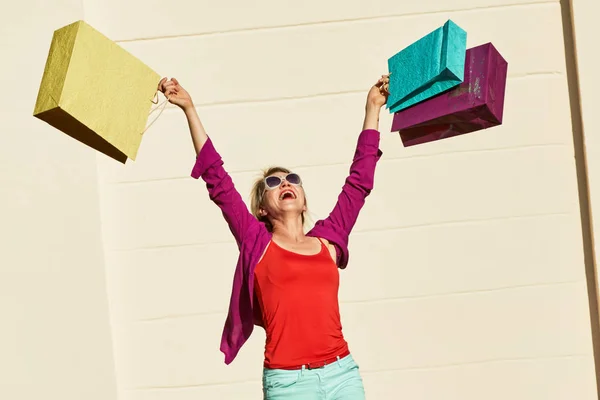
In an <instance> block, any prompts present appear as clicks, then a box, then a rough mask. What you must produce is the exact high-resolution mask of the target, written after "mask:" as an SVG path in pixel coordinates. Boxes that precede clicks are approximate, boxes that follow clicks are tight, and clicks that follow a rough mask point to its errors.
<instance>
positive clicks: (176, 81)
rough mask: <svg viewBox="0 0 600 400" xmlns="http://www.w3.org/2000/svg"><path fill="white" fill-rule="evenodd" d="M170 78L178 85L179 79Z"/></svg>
mask: <svg viewBox="0 0 600 400" xmlns="http://www.w3.org/2000/svg"><path fill="white" fill-rule="evenodd" d="M171 80H172V81H173V83H174V84H176V85H177V86H179V81H178V80H177V79H175V78H171Z"/></svg>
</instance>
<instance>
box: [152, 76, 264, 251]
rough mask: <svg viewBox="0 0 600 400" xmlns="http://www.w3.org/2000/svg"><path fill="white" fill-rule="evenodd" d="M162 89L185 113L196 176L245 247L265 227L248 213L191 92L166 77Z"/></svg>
mask: <svg viewBox="0 0 600 400" xmlns="http://www.w3.org/2000/svg"><path fill="white" fill-rule="evenodd" d="M159 89H160V90H161V91H162V92H163V93H164V94H165V96H167V98H169V101H170V102H171V103H173V104H175V105H177V106H179V107H180V108H181V109H182V110H183V112H184V113H185V116H186V118H187V121H188V126H189V128H190V134H191V136H192V142H193V144H194V149H195V151H196V163H195V165H194V167H193V169H192V177H193V178H194V179H198V178H200V177H201V178H202V180H204V182H205V183H206V188H207V189H208V194H209V197H210V199H211V200H212V201H213V202H214V203H215V204H216V205H217V206H218V207H219V208H220V209H221V212H222V213H223V217H225V220H226V221H227V224H228V225H229V229H230V231H231V233H232V234H233V236H234V237H235V240H236V242H237V244H238V247H241V245H242V242H243V241H244V239H246V238H247V237H248V233H249V232H251V231H252V230H251V228H254V229H261V228H262V224H261V223H260V222H258V221H257V220H256V218H254V216H253V215H252V214H251V213H250V211H248V207H247V206H246V204H245V203H244V201H243V200H242V197H241V196H240V194H239V192H238V191H237V189H236V188H235V186H234V184H233V181H232V180H231V177H230V176H229V174H228V173H227V171H225V168H224V167H223V160H222V158H221V156H220V155H219V153H218V152H217V151H216V149H215V147H214V146H213V143H212V141H211V140H210V138H209V137H208V135H207V134H206V131H205V130H204V126H203V125H202V122H201V121H200V117H199V116H198V112H197V111H196V108H195V107H194V104H193V102H192V99H191V96H190V95H189V93H188V92H187V91H186V90H185V89H183V87H181V85H180V84H179V82H178V81H177V79H175V78H173V79H171V80H169V81H168V80H167V79H166V78H164V79H162V80H161V81H160V84H159ZM254 232H257V230H254Z"/></svg>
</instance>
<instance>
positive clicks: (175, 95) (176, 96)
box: [158, 78, 194, 111]
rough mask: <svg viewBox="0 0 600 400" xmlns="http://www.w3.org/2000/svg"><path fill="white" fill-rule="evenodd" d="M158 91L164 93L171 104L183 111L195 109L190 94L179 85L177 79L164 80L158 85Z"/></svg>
mask: <svg viewBox="0 0 600 400" xmlns="http://www.w3.org/2000/svg"><path fill="white" fill-rule="evenodd" d="M158 90H160V91H161V92H163V93H164V95H165V96H166V97H167V98H168V99H169V102H170V103H171V104H175V105H176V106H178V107H179V108H181V109H182V110H184V111H185V110H186V109H190V108H194V102H193V101H192V97H191V96H190V94H189V93H188V92H187V91H186V90H185V89H184V88H183V87H182V86H181V85H180V84H179V81H177V79H175V78H172V79H170V80H168V79H167V78H162V79H161V81H160V82H159V83H158Z"/></svg>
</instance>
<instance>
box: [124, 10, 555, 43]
mask: <svg viewBox="0 0 600 400" xmlns="http://www.w3.org/2000/svg"><path fill="white" fill-rule="evenodd" d="M555 4H559V1H539V2H536V1H532V2H528V3H513V4H501V5H500V4H498V5H491V6H482V7H469V8H458V9H446V10H436V11H425V12H412V13H404V14H402V13H401V14H388V15H378V16H373V17H357V18H346V19H338V20H324V21H312V22H301V23H296V24H286V25H271V26H257V27H248V28H241V29H225V30H220V31H219V30H217V31H209V32H202V33H186V34H177V35H163V36H142V37H138V38H131V39H117V40H115V42H116V43H132V42H147V41H158V40H174V39H181V38H199V37H210V36H224V35H232V34H239V33H257V32H269V31H278V30H290V29H297V28H310V27H316V26H326V27H327V26H332V25H342V24H352V23H363V22H370V21H385V20H396V19H403V18H414V17H419V16H427V15H436V14H449V13H452V14H455V13H471V12H479V11H486V10H494V9H507V8H508V9H510V8H521V7H537V6H540V7H543V6H549V5H555Z"/></svg>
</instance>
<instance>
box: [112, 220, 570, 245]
mask: <svg viewBox="0 0 600 400" xmlns="http://www.w3.org/2000/svg"><path fill="white" fill-rule="evenodd" d="M567 215H570V213H567V212H553V213H539V214H524V215H509V216H502V217H489V218H473V219H464V220H457V221H443V222H429V223H423V224H414V225H406V226H393V227H383V228H370V229H354V230H353V231H352V236H354V235H362V234H367V233H375V232H390V231H404V230H412V229H421V228H431V227H444V226H460V225H478V224H485V223H487V222H495V221H507V220H515V219H516V220H518V219H530V218H544V217H555V216H567ZM221 244H235V241H234V239H233V237H232V238H231V239H230V240H227V241H215V242H196V243H181V244H165V245H155V246H147V247H135V248H130V249H108V250H107V251H108V252H115V253H129V252H136V251H153V250H162V249H171V248H180V247H206V246H211V245H221Z"/></svg>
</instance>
